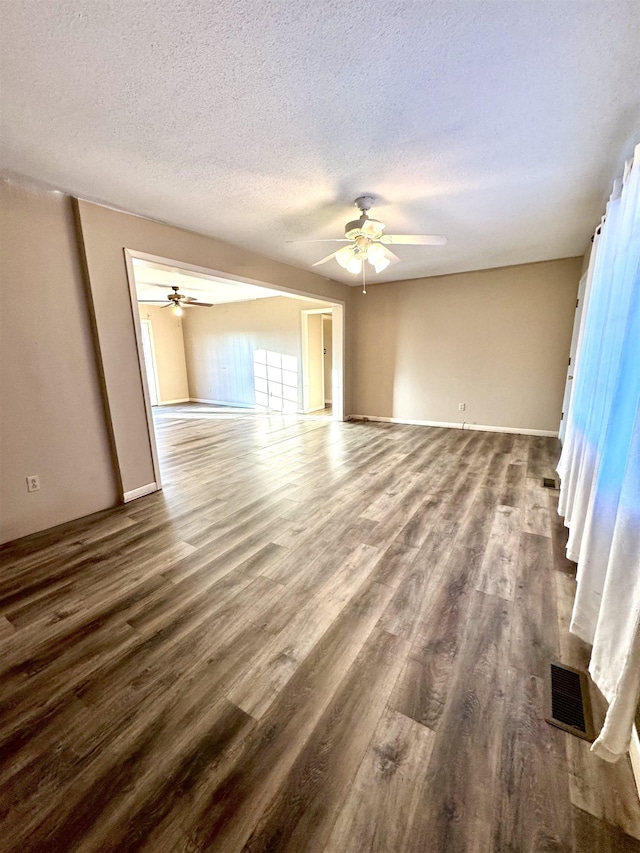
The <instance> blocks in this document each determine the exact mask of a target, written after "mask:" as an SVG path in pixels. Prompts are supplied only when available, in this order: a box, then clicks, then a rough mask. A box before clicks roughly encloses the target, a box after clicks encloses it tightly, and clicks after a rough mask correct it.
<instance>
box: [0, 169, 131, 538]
mask: <svg viewBox="0 0 640 853" xmlns="http://www.w3.org/2000/svg"><path fill="white" fill-rule="evenodd" d="M0 209H1V211H2V221H1V223H0V234H1V237H0V239H1V259H2V260H1V277H0V291H1V294H0V400H1V401H2V403H1V406H0V477H1V480H0V483H1V492H0V541H2V542H5V541H8V540H11V539H15V538H17V537H19V536H23V535H25V534H27V533H33V532H35V531H38V530H44V529H46V528H48V527H52V526H53V525H56V524H60V523H62V522H64V521H68V520H70V519H72V518H77V517H79V516H83V515H87V514H89V513H91V512H95V511H97V510H100V509H104V508H105V507H108V506H112V505H113V504H114V503H115V502H116V501H117V497H118V488H117V484H116V478H115V474H114V466H113V459H112V456H111V450H110V443H109V436H108V433H107V427H106V423H105V417H104V407H103V402H102V397H101V389H100V381H99V376H98V370H97V367H96V358H95V349H94V344H93V339H92V332H91V325H90V320H89V308H88V303H87V295H86V290H85V286H84V280H83V275H82V269H81V265H80V256H79V252H78V246H77V241H76V234H75V229H74V218H73V209H72V203H71V200H70V199H69V198H67V197H65V196H63V195H61V194H59V193H52V192H50V193H45V192H42V191H37V190H33V189H30V188H27V187H24V186H19V185H16V184H13V183H9V182H5V181H3V182H1V183H0ZM31 474H38V475H39V476H40V482H41V488H40V491H39V492H33V493H28V492H27V488H26V481H25V478H26V476H27V475H31Z"/></svg>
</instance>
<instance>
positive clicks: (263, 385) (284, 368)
mask: <svg viewBox="0 0 640 853" xmlns="http://www.w3.org/2000/svg"><path fill="white" fill-rule="evenodd" d="M253 376H254V379H253V381H254V387H255V394H256V406H259V407H260V408H263V409H269V410H272V411H276V412H297V411H298V408H299V405H298V359H297V358H295V356H292V355H283V354H282V353H279V352H270V351H269V350H264V349H258V350H255V352H254V353H253Z"/></svg>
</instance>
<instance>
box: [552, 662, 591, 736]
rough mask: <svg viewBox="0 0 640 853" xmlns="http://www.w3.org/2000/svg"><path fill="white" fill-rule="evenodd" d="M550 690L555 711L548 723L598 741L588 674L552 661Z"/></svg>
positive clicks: (553, 710)
mask: <svg viewBox="0 0 640 853" xmlns="http://www.w3.org/2000/svg"><path fill="white" fill-rule="evenodd" d="M549 693H550V705H551V711H550V715H549V716H548V717H547V718H546V719H547V722H548V723H551V725H552V726H557V728H559V729H563V730H564V731H565V732H569V733H570V734H572V735H576V736H577V737H581V738H584V740H589V741H592V740H594V738H595V733H594V730H593V719H592V716H591V702H590V700H589V681H588V678H587V674H586V673H585V672H581V671H580V670H579V669H573V667H570V666H564V665H563V664H561V663H552V664H551V687H550V691H549Z"/></svg>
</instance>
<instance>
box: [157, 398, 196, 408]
mask: <svg viewBox="0 0 640 853" xmlns="http://www.w3.org/2000/svg"><path fill="white" fill-rule="evenodd" d="M190 401H191V398H190V397H180V398H179V399H178V400H158V405H159V406H175V405H176V404H177V403H189V402H190Z"/></svg>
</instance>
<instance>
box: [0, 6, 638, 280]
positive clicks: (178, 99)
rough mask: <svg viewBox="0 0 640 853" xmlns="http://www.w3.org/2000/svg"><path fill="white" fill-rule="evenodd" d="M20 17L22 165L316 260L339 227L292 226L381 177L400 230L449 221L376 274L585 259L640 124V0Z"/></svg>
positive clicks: (46, 12)
mask: <svg viewBox="0 0 640 853" xmlns="http://www.w3.org/2000/svg"><path fill="white" fill-rule="evenodd" d="M0 13H1V17H2V26H1V31H2V35H1V38H2V42H1V44H0V51H1V54H2V56H1V63H2V81H1V83H2V88H1V91H2V95H1V97H2V121H1V125H0V134H1V137H0V139H1V143H2V148H1V159H0V168H2V170H3V171H4V172H6V173H10V174H14V175H22V176H25V177H30V178H36V179H38V180H40V181H42V182H47V183H49V184H52V185H54V186H56V187H60V188H62V189H65V190H67V191H70V192H72V193H74V194H77V195H81V196H83V197H86V198H90V199H94V200H98V201H104V202H107V203H109V204H112V205H115V206H119V207H122V208H125V209H127V210H130V211H133V212H136V213H140V214H143V215H147V216H149V217H153V218H156V219H160V220H163V221H165V222H170V223H173V224H176V225H180V226H183V227H186V228H190V229H193V230H195V231H199V232H203V233H206V234H210V235H213V236H216V237H220V238H222V239H225V240H228V241H230V242H232V243H235V244H237V245H240V246H248V247H251V248H252V249H255V250H257V251H259V252H261V253H263V254H265V255H268V256H270V257H272V258H276V259H278V260H282V261H286V262H288V263H291V264H293V265H295V266H299V267H309V266H310V265H311V264H312V263H313V261H315V260H318V259H319V258H321V257H323V256H324V255H326V254H328V253H329V252H330V251H331V248H332V247H331V244H326V243H324V244H323V243H321V244H318V245H316V246H314V245H312V244H288V243H287V242H286V241H287V240H301V239H311V238H326V237H339V236H342V233H343V227H344V223H345V222H346V221H347V220H348V219H351V218H353V214H354V212H355V208H352V207H351V206H350V205H351V203H352V201H353V199H354V198H355V197H356V196H358V195H361V194H362V193H365V192H366V193H372V194H375V195H376V196H378V197H379V199H380V202H379V204H378V206H377V207H376V208H374V214H375V215H376V216H377V217H378V218H379V219H382V221H384V222H386V223H387V232H389V233H398V232H399V233H421V232H428V233H436V234H446V235H447V236H448V238H449V243H448V245H447V246H445V247H434V248H429V247H412V246H400V247H398V249H397V254H398V255H400V256H401V258H402V263H401V264H397V265H395V266H392V267H390V268H389V269H387V270H386V272H385V273H383V274H382V275H381V276H379V277H378V280H382V281H389V280H393V279H402V278H413V277H417V276H424V275H436V274H441V273H449V272H457V271H460V270H468V269H479V268H486V267H492V266H501V265H506V264H515V263H523V262H527V261H538V260H544V259H549V258H557V257H565V256H569V255H576V254H581V253H582V252H583V251H584V248H585V245H586V242H587V239H588V237H589V235H590V232H591V229H592V228H593V227H594V225H595V224H596V222H597V221H598V219H599V216H600V214H601V212H602V208H603V204H604V201H605V199H606V197H607V194H608V191H609V186H610V181H611V179H612V178H613V176H614V174H615V172H616V170H617V169H618V168H619V167H620V165H621V158H622V157H623V156H624V155H626V156H628V155H629V154H630V152H631V150H632V143H633V142H634V141H637V139H638V137H640V120H639V105H638V104H639V100H638V99H639V95H640V2H638V0H631V2H618V0H609V2H602V0H595V2H590V0H551V2H546V0H519V2H480V0H478V2H474V0H469V2H456V0H452V2H437V3H433V2H395V1H394V0H389V2H381V0H351V2H349V3H345V2H343V0H341V2H328V0H318V1H317V2H313V3H300V2H296V0H260V2H257V0H249V2H232V1H231V0H191V2H187V0H181V2H178V0H154V2H145V0H72V1H71V2H67V0H0ZM335 248H338V246H336V247H335ZM318 271H319V272H322V274H324V275H326V276H328V277H331V278H334V279H338V280H342V281H349V283H352V284H355V283H356V282H355V281H354V279H353V277H352V276H350V275H349V274H348V273H346V272H344V271H343V270H342V269H341V268H340V267H339V266H338V265H337V264H336V263H335V261H333V262H330V263H328V264H327V265H325V266H323V267H320V268H319V269H318Z"/></svg>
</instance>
